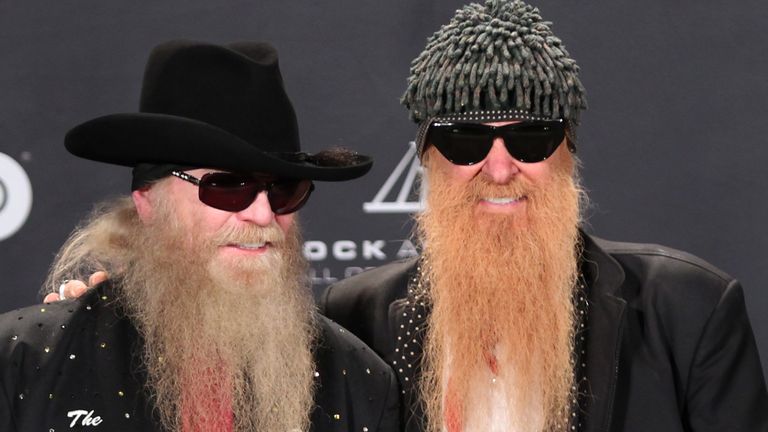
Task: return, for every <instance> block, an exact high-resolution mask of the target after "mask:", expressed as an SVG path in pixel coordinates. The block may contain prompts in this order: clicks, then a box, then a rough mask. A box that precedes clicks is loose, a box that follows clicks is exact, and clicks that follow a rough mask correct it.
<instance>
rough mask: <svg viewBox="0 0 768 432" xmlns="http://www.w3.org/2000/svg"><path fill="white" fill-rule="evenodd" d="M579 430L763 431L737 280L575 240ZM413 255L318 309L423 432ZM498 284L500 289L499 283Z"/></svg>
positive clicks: (649, 248)
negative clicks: (580, 248)
mask: <svg viewBox="0 0 768 432" xmlns="http://www.w3.org/2000/svg"><path fill="white" fill-rule="evenodd" d="M582 238H583V244H584V253H583V257H582V272H583V274H584V276H585V279H586V282H587V285H588V288H587V290H588V299H589V308H588V323H587V350H586V351H587V352H586V377H587V383H588V397H587V398H586V401H585V403H584V405H583V408H584V413H583V418H582V421H581V427H580V428H579V429H580V430H583V431H588V432H603V431H616V432H618V431H624V432H634V431H636V432H649V431H664V432H678V431H679V432H683V431H685V432H694V431H695V432H704V431H711V432H725V431H734V432H735V431H743V432H757V431H768V395H767V394H766V387H765V379H764V377H763V372H762V368H761V365H760V359H759V357H758V353H757V347H756V344H755V340H754V336H753V334H752V329H751V327H750V324H749V320H748V318H747V313H746V310H745V306H744V298H743V294H742V289H741V287H740V285H739V282H738V281H736V280H735V279H733V278H731V277H730V276H728V275H727V274H725V273H723V272H722V271H720V270H718V269H716V268H715V267H713V266H711V265H710V264H708V263H706V262H704V261H702V260H701V259H699V258H696V257H694V256H692V255H690V254H687V253H684V252H680V251H676V250H672V249H669V248H665V247H661V246H657V245H644V244H631V243H615V242H608V241H604V240H599V239H596V238H593V237H590V236H587V235H583V236H582ZM416 264H417V259H408V260H402V261H398V262H395V263H392V264H389V265H385V266H382V267H379V268H376V269H373V270H370V271H367V272H364V273H362V274H360V275H357V276H354V277H352V278H349V279H346V280H344V281H341V282H339V283H337V284H335V285H332V286H330V287H329V288H328V289H327V290H326V292H325V293H324V295H323V296H322V298H321V310H322V311H323V312H324V313H325V314H326V315H327V316H328V317H330V318H331V319H333V320H335V321H336V322H338V323H340V324H341V325H343V326H344V327H346V328H348V329H350V330H351V331H353V332H354V333H355V334H356V335H357V336H358V337H360V338H361V339H362V340H363V341H364V342H365V343H366V344H368V345H369V346H371V347H372V348H373V349H374V350H375V351H376V352H377V353H378V354H379V355H380V356H381V357H382V358H383V359H384V360H385V361H386V362H387V363H389V364H390V365H392V366H393V368H394V369H395V371H396V373H397V376H398V380H399V382H400V387H401V397H402V398H403V407H404V408H403V410H402V411H403V413H404V417H403V419H402V425H403V428H404V430H407V431H409V432H416V431H420V430H422V425H423V423H422V421H423V412H422V410H421V407H420V405H419V399H418V388H417V385H418V375H419V362H420V356H421V348H422V343H423V336H424V324H425V322H426V319H427V316H428V314H429V304H428V303H425V302H424V299H419V298H413V297H414V296H413V295H409V292H408V287H409V283H417V282H418V281H417V280H416V271H415V270H416ZM502 288H503V286H500V289H502Z"/></svg>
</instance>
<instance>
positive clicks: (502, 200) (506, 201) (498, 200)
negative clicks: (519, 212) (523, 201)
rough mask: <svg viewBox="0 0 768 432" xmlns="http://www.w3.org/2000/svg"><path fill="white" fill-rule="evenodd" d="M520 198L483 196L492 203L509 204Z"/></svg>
mask: <svg viewBox="0 0 768 432" xmlns="http://www.w3.org/2000/svg"><path fill="white" fill-rule="evenodd" d="M519 199H520V198H519V197H518V198H483V200H484V201H488V202H489V203H491V204H509V203H512V202H515V201H517V200H519Z"/></svg>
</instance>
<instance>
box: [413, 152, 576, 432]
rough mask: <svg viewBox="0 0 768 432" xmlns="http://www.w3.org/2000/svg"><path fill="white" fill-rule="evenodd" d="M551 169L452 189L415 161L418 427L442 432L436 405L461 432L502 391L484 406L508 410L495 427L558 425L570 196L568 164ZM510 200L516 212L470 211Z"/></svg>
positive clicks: (567, 370) (564, 409)
mask: <svg viewBox="0 0 768 432" xmlns="http://www.w3.org/2000/svg"><path fill="white" fill-rule="evenodd" d="M551 163H559V164H560V165H559V166H557V168H556V173H555V175H554V176H553V178H551V179H550V180H549V181H548V182H547V183H546V184H539V185H536V186H535V187H534V185H531V184H529V183H528V182H527V181H525V180H524V179H523V178H522V177H523V176H517V178H515V179H514V180H513V182H512V183H510V184H508V185H503V186H500V185H496V184H493V183H492V182H490V181H489V180H487V179H486V178H485V177H484V175H483V174H481V175H479V176H477V177H476V178H474V179H473V180H472V181H471V182H470V183H469V184H463V185H461V184H456V182H455V180H453V179H451V178H450V177H449V176H448V174H447V173H444V172H443V171H442V169H440V167H438V166H430V165H431V164H429V162H427V163H426V167H427V170H428V174H429V176H428V186H429V187H428V190H429V195H428V202H427V210H426V211H425V212H424V213H423V214H421V215H420V216H419V217H418V218H417V229H418V234H419V236H420V239H421V241H422V242H423V244H424V257H425V259H426V261H425V263H426V265H425V267H424V269H423V271H424V272H425V273H424V276H425V277H426V280H427V281H428V284H427V286H428V290H429V292H428V294H429V295H430V297H431V300H432V311H431V314H430V317H429V321H428V327H427V328H428V330H427V336H426V347H425V357H424V363H423V365H422V368H423V371H424V372H423V377H422V383H421V384H422V392H423V397H424V400H425V409H426V411H427V418H428V419H429V423H430V424H429V425H428V429H429V430H430V431H439V430H443V428H444V426H445V424H444V422H445V421H446V419H445V414H446V407H447V404H453V405H454V408H457V409H458V414H459V416H460V418H461V419H462V422H461V424H463V427H464V428H465V430H470V429H468V428H469V426H468V424H469V423H473V422H476V421H477V420H482V419H484V418H490V417H489V415H490V414H491V412H490V405H491V403H490V402H494V401H492V400H490V395H491V394H494V395H499V394H502V395H506V396H505V397H506V400H505V401H495V402H502V403H501V406H504V407H505V412H507V413H508V415H507V419H506V422H507V423H508V424H507V426H508V427H507V429H506V430H514V431H536V432H539V431H552V430H562V429H564V427H563V425H564V424H567V416H568V412H569V407H570V401H571V386H572V382H573V372H572V371H573V368H572V358H571V353H572V343H573V342H572V340H573V338H572V335H573V327H574V311H573V305H572V299H571V296H572V290H573V287H574V283H575V282H576V279H577V275H578V270H577V261H578V260H577V256H578V229H577V227H578V222H579V214H580V212H579V201H580V190H579V188H578V186H577V184H576V182H575V180H574V175H573V170H574V167H573V160H572V159H571V158H570V157H568V158H567V160H565V159H562V158H561V160H559V161H554V160H553V161H552V162H551ZM522 195H525V196H527V200H526V201H525V208H524V210H525V214H514V215H512V216H510V215H499V214H492V213H487V212H482V211H481V210H479V209H478V201H479V199H480V198H481V197H509V196H522ZM491 354H492V355H491ZM493 361H497V362H498V369H497V372H498V375H495V374H493V373H492V372H491V370H490V369H491V367H490V363H491V362H493ZM492 386H497V387H498V386H503V387H501V388H500V389H497V390H493V387H492ZM472 430H475V429H474V428H473V429H472ZM477 430H479V429H477Z"/></svg>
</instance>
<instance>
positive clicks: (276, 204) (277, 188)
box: [269, 180, 315, 215]
mask: <svg viewBox="0 0 768 432" xmlns="http://www.w3.org/2000/svg"><path fill="white" fill-rule="evenodd" d="M314 189H315V186H314V185H313V184H312V182H311V181H310V180H296V181H279V182H275V183H272V187H271V188H270V189H269V204H270V206H271V207H272V211H273V212H275V214H279V215H283V214H288V213H293V212H295V211H297V210H298V209H300V208H301V207H302V206H304V204H305V203H306V202H307V200H308V199H309V195H310V194H311V193H312V191H313V190H314Z"/></svg>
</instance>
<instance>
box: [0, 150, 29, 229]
mask: <svg viewBox="0 0 768 432" xmlns="http://www.w3.org/2000/svg"><path fill="white" fill-rule="evenodd" d="M30 210H32V184H31V183H30V182H29V177H27V173H26V172H25V171H24V168H22V166H21V165H19V163H18V162H16V161H15V160H14V159H13V158H12V157H10V156H8V155H6V154H4V153H0V241H2V240H5V239H7V238H9V237H10V236H12V235H14V234H15V233H16V231H18V230H19V229H20V228H21V227H22V226H23V225H24V223H25V222H26V221H27V217H28V216H29V212H30Z"/></svg>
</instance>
